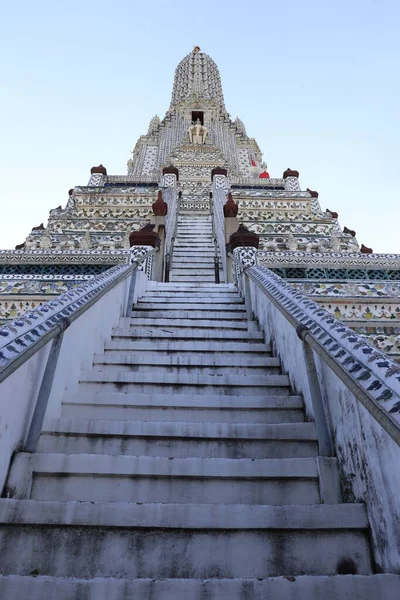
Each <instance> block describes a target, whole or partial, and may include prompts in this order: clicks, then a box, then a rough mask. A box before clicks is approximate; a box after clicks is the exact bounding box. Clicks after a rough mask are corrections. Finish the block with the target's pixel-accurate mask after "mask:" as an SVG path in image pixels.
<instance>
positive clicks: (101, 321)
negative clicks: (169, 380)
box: [0, 273, 147, 489]
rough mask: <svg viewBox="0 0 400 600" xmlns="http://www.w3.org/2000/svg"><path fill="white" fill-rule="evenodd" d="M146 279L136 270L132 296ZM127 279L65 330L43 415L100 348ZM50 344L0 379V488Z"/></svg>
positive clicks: (120, 311) (53, 411)
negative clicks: (10, 373)
mask: <svg viewBox="0 0 400 600" xmlns="http://www.w3.org/2000/svg"><path fill="white" fill-rule="evenodd" d="M146 281H147V279H146V278H145V276H144V274H143V273H138V275H137V287H136V289H135V293H136V296H135V298H136V299H137V297H138V295H142V294H143V293H144V291H145V289H146ZM128 285H129V278H128V279H127V280H124V281H122V282H120V283H119V284H118V285H117V286H116V287H115V288H113V289H112V290H110V291H109V292H108V293H107V294H106V295H105V296H103V297H102V298H101V299H100V301H99V302H97V303H96V304H94V305H93V306H92V307H91V308H90V309H89V310H88V311H87V312H86V313H85V315H84V316H83V317H82V318H80V319H78V320H77V321H75V322H74V323H72V325H71V326H70V327H69V328H68V329H67V330H66V331H65V333H64V338H63V343H62V347H61V351H60V356H59V361H58V368H57V370H56V373H55V377H54V382H53V388H52V394H51V398H50V401H49V406H48V410H47V415H48V416H59V415H60V414H61V400H62V397H63V395H64V393H65V390H70V391H71V393H73V392H74V391H76V388H77V384H78V380H79V373H80V370H81V368H82V367H84V366H85V365H86V368H89V367H90V366H91V365H92V361H93V354H94V352H100V351H103V348H104V343H105V340H106V339H108V338H109V335H110V329H111V328H112V327H113V326H115V325H117V324H118V323H119V320H120V318H121V316H123V315H124V311H125V307H126V298H127V288H128ZM50 347H51V342H49V344H47V345H46V346H45V347H44V348H42V350H41V351H40V352H39V353H37V354H35V355H33V356H32V357H31V358H30V359H29V360H28V361H27V362H26V363H24V364H23V365H22V367H20V368H19V369H18V370H17V371H15V372H14V373H13V374H12V375H10V376H9V377H8V378H7V379H6V380H4V381H3V382H2V383H0V489H2V488H3V485H4V482H5V479H6V476H7V471H8V468H9V461H10V458H11V456H12V454H13V452H14V451H16V450H19V449H21V447H22V445H23V443H24V442H25V437H26V435H27V432H28V427H29V423H30V419H31V416H32V413H33V410H34V407H35V403H36V398H37V395H38V391H39V387H40V383H41V379H42V374H43V371H44V368H45V365H46V361H47V357H48V354H49V351H50ZM66 365H68V368H65V366H66Z"/></svg>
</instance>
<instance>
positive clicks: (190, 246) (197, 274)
mask: <svg viewBox="0 0 400 600" xmlns="http://www.w3.org/2000/svg"><path fill="white" fill-rule="evenodd" d="M214 255H215V251H214V242H213V238H212V224H211V216H209V215H201V214H199V215H196V216H193V215H179V216H178V223H177V235H176V239H175V243H174V251H173V255H172V266H171V273H170V281H171V282H173V281H176V282H193V283H195V282H199V283H204V282H215V267H214ZM220 277H221V281H222V271H221V272H220Z"/></svg>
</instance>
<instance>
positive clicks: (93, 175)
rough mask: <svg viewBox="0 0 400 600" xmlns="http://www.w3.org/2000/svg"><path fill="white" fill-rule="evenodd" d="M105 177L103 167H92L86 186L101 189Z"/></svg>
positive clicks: (105, 170)
mask: <svg viewBox="0 0 400 600" xmlns="http://www.w3.org/2000/svg"><path fill="white" fill-rule="evenodd" d="M106 177H107V169H106V168H105V167H103V165H99V166H98V167H92V168H91V169H90V179H89V183H88V186H93V187H102V186H103V185H104V182H105V178H106Z"/></svg>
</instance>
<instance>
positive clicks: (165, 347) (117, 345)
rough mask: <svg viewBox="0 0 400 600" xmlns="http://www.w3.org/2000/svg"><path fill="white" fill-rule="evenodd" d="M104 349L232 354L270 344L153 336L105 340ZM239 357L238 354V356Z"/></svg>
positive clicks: (262, 348) (265, 349) (262, 349)
mask: <svg viewBox="0 0 400 600" xmlns="http://www.w3.org/2000/svg"><path fill="white" fill-rule="evenodd" d="M104 348H105V350H118V351H124V352H131V351H133V352H137V351H139V350H140V351H141V352H154V351H157V352H166V353H170V352H178V353H182V352H191V353H192V352H207V353H212V354H215V353H218V354H219V353H221V352H224V353H225V352H229V353H230V354H232V355H234V354H237V353H240V352H245V353H246V354H248V353H256V354H259V353H260V352H271V346H269V344H260V343H256V342H254V343H252V342H235V344H232V343H231V342H230V341H223V342H221V341H217V342H212V341H202V340H181V341H178V342H176V341H174V340H158V339H155V338H153V339H152V340H140V339H139V340H135V341H133V340H132V341H130V340H129V339H128V338H126V339H123V338H121V339H119V340H110V341H106V342H105V344H104ZM238 358H239V356H238Z"/></svg>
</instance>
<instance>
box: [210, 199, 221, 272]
mask: <svg viewBox="0 0 400 600" xmlns="http://www.w3.org/2000/svg"><path fill="white" fill-rule="evenodd" d="M209 203H210V204H209V205H210V215H211V236H212V241H213V244H214V276H215V283H220V278H219V257H218V240H217V238H216V235H215V220H214V200H213V195H212V192H210V199H209Z"/></svg>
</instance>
